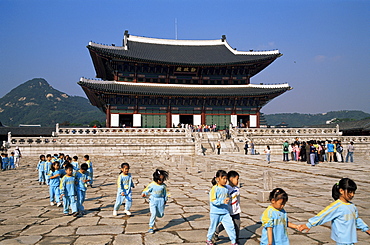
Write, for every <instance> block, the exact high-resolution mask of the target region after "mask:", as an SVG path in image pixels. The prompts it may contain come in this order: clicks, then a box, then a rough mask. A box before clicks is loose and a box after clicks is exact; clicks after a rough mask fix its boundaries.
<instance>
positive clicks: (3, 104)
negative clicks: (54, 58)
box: [0, 78, 105, 127]
mask: <svg viewBox="0 0 370 245" xmlns="http://www.w3.org/2000/svg"><path fill="white" fill-rule="evenodd" d="M94 120H97V121H104V120H105V115H104V113H103V112H101V111H100V110H99V109H98V108H96V107H95V106H92V105H91V104H90V102H89V101H88V100H87V99H86V98H83V97H80V96H69V95H67V94H65V93H63V92H60V91H58V90H56V89H54V88H53V87H52V86H50V84H49V83H48V82H47V81H46V80H45V79H43V78H34V79H32V80H29V81H27V82H25V83H23V84H21V85H19V86H18V87H16V88H14V89H13V90H11V91H10V92H9V93H7V94H6V95H4V97H2V98H1V99H0V122H1V123H2V124H3V125H6V126H18V125H19V124H40V125H41V126H45V127H47V126H48V127H50V126H51V127H53V126H55V124H56V123H67V124H68V123H74V124H82V125H87V124H89V123H90V122H92V121H94Z"/></svg>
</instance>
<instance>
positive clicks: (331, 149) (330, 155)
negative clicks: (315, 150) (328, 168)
mask: <svg viewBox="0 0 370 245" xmlns="http://www.w3.org/2000/svg"><path fill="white" fill-rule="evenodd" d="M326 149H327V151H328V162H332V161H334V145H333V144H332V143H331V140H329V141H328V144H327V145H326Z"/></svg>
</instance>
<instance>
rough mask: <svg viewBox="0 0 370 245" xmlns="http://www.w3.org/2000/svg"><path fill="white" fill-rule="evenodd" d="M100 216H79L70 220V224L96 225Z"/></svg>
mask: <svg viewBox="0 0 370 245" xmlns="http://www.w3.org/2000/svg"><path fill="white" fill-rule="evenodd" d="M99 220H100V217H81V218H78V219H75V220H73V221H72V222H70V225H71V226H86V225H97V224H98V222H99Z"/></svg>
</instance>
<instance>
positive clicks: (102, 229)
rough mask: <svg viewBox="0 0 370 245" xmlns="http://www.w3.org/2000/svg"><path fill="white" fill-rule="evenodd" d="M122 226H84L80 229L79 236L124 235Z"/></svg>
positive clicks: (77, 232) (78, 230)
mask: <svg viewBox="0 0 370 245" xmlns="http://www.w3.org/2000/svg"><path fill="white" fill-rule="evenodd" d="M123 231H124V229H123V227H122V226H111V225H99V226H82V227H78V229H77V231H76V234H77V235H105V234H114V235H116V234H122V233H123Z"/></svg>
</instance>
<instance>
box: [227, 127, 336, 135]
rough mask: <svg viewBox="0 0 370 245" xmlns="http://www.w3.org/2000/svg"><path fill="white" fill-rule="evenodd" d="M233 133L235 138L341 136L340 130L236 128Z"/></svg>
mask: <svg viewBox="0 0 370 245" xmlns="http://www.w3.org/2000/svg"><path fill="white" fill-rule="evenodd" d="M231 133H232V134H234V135H235V136H240V135H244V136H264V135H266V136H281V137H283V136H297V135H299V136H306V135H312V136H313V135H331V136H339V135H342V133H341V132H340V131H339V128H338V127H336V128H234V129H232V130H231Z"/></svg>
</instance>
